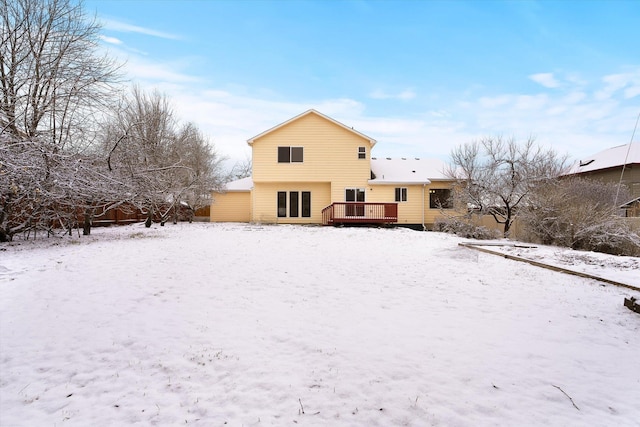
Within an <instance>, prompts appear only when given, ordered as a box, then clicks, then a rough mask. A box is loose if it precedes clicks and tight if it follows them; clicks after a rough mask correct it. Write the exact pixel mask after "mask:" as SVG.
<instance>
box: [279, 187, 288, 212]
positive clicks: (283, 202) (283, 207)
mask: <svg viewBox="0 0 640 427" xmlns="http://www.w3.org/2000/svg"><path fill="white" fill-rule="evenodd" d="M286 216H287V192H286V191H278V217H279V218H283V217H286Z"/></svg>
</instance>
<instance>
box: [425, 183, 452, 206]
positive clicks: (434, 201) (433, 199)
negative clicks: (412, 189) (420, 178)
mask: <svg viewBox="0 0 640 427" xmlns="http://www.w3.org/2000/svg"><path fill="white" fill-rule="evenodd" d="M452 207H453V203H452V201H451V190H450V189H448V188H434V189H431V190H429V209H440V208H443V209H451V208H452Z"/></svg>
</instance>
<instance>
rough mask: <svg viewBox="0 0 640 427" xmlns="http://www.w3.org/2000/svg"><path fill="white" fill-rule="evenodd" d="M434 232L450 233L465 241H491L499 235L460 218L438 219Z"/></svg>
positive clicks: (496, 231) (497, 232)
mask: <svg viewBox="0 0 640 427" xmlns="http://www.w3.org/2000/svg"><path fill="white" fill-rule="evenodd" d="M434 230H435V231H442V232H445V233H452V234H455V235H457V236H460V237H464V238H466V239H477V240H492V239H498V238H500V236H501V233H500V232H499V231H498V230H490V229H488V228H487V227H483V226H477V225H474V224H472V223H471V222H470V221H465V220H463V219H460V218H440V219H437V220H436V221H435V223H434Z"/></svg>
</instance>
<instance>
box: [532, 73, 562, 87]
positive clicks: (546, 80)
mask: <svg viewBox="0 0 640 427" xmlns="http://www.w3.org/2000/svg"><path fill="white" fill-rule="evenodd" d="M529 78H530V79H531V80H533V81H534V82H536V83H538V84H541V85H542V86H544V87H546V88H550V89H553V88H557V87H560V82H558V80H556V78H555V77H554V76H553V73H538V74H531V75H530V76H529Z"/></svg>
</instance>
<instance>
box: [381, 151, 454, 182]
mask: <svg viewBox="0 0 640 427" xmlns="http://www.w3.org/2000/svg"><path fill="white" fill-rule="evenodd" d="M446 167H447V165H446V164H445V163H444V162H443V161H442V160H439V159H419V158H399V159H391V158H375V157H372V158H371V172H373V174H374V175H375V178H374V179H371V180H369V184H430V183H431V182H432V181H444V180H448V179H449V178H447V177H446V175H445V174H444V171H445V170H446Z"/></svg>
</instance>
